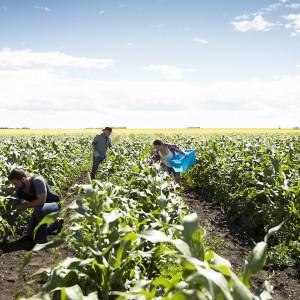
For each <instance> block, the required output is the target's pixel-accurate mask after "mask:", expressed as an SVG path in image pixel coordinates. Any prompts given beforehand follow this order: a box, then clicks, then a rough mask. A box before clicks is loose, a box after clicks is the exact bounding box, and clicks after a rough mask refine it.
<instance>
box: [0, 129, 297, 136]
mask: <svg viewBox="0 0 300 300" xmlns="http://www.w3.org/2000/svg"><path fill="white" fill-rule="evenodd" d="M99 132H101V129H100V128H99V129H0V135H47V134H51V135H53V134H58V135H60V134H96V133H99ZM113 133H114V134H143V133H145V134H155V133H165V134H183V133H187V134H222V133H224V134H226V133H300V129H291V128H282V129H281V128H277V129H275V128H273V129H272V128H166V129H159V128H157V129H120V128H116V129H113Z"/></svg>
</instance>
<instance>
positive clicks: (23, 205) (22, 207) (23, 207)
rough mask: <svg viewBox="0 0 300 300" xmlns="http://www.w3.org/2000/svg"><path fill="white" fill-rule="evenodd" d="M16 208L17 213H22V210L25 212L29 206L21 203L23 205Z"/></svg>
mask: <svg viewBox="0 0 300 300" xmlns="http://www.w3.org/2000/svg"><path fill="white" fill-rule="evenodd" d="M14 208H15V209H16V210H17V211H22V210H25V209H26V208H27V206H26V203H21V204H17V205H16V206H15V207H14Z"/></svg>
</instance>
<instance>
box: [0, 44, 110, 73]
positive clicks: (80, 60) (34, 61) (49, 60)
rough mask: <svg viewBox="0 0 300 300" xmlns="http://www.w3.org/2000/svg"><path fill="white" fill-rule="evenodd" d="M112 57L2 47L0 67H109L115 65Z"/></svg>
mask: <svg viewBox="0 0 300 300" xmlns="http://www.w3.org/2000/svg"><path fill="white" fill-rule="evenodd" d="M113 63H114V61H113V60H112V59H93V58H86V57H74V56H70V55H66V54H64V53H61V52H32V51H31V50H29V49H27V50H18V51H14V50H11V49H2V51H1V52H0V68H9V67H10V68H28V67H34V66H35V67H45V66H48V67H79V68H98V69H103V68H108V67H110V66H111V65H113Z"/></svg>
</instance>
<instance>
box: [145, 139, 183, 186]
mask: <svg viewBox="0 0 300 300" xmlns="http://www.w3.org/2000/svg"><path fill="white" fill-rule="evenodd" d="M153 146H154V148H155V151H154V154H153V156H152V159H151V163H156V162H160V165H161V167H162V169H163V170H164V171H165V172H167V173H169V174H173V175H174V179H175V182H176V183H178V184H179V185H180V184H181V183H180V173H179V172H175V171H174V170H173V168H172V166H171V163H170V162H169V160H170V159H171V158H172V157H173V156H175V155H176V154H178V153H181V154H183V155H184V156H185V157H188V154H187V153H185V152H184V150H183V149H182V148H181V147H180V146H178V145H175V144H170V143H164V142H163V141H161V140H155V141H154V142H153Z"/></svg>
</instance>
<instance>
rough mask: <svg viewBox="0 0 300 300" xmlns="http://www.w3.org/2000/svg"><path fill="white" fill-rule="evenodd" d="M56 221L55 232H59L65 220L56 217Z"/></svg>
mask: <svg viewBox="0 0 300 300" xmlns="http://www.w3.org/2000/svg"><path fill="white" fill-rule="evenodd" d="M56 222H57V229H56V230H57V233H60V232H61V230H62V228H63V226H64V222H65V220H64V219H63V218H58V219H57V220H56Z"/></svg>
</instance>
